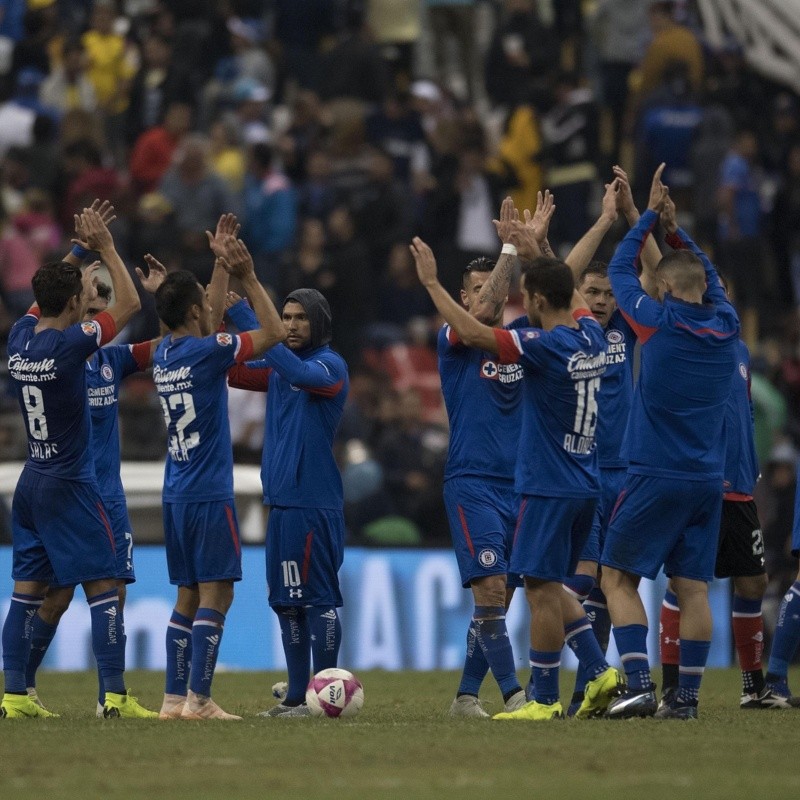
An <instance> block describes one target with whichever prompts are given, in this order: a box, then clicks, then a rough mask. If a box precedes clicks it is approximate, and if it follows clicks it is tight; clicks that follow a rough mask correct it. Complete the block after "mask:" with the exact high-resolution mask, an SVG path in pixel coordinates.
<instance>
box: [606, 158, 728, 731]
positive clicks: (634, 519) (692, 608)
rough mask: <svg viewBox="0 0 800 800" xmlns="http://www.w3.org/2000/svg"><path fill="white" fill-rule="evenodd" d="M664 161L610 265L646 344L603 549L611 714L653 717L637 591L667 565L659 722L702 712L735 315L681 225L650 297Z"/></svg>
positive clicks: (619, 295) (621, 302) (622, 302)
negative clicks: (667, 624)
mask: <svg viewBox="0 0 800 800" xmlns="http://www.w3.org/2000/svg"><path fill="white" fill-rule="evenodd" d="M663 169H664V165H663V164H662V165H661V166H660V167H659V169H658V170H657V171H656V173H655V175H654V177H653V183H652V187H651V192H650V200H649V203H648V209H647V211H645V213H644V214H642V217H641V219H640V220H639V222H638V224H637V225H636V227H634V228H633V229H632V230H631V231H630V232H629V233H628V235H627V236H626V237H625V239H624V240H623V242H622V243H621V244H620V246H619V247H618V248H617V251H616V253H615V255H614V258H613V260H612V261H611V264H610V265H609V268H608V272H609V277H610V279H611V286H612V288H613V290H614V296H615V298H616V301H617V305H618V306H619V308H620V310H621V311H622V313H623V315H624V316H625V317H626V319H627V320H628V322H629V323H630V325H631V327H632V328H633V329H634V331H635V332H636V334H637V337H638V339H639V341H640V342H641V344H642V361H641V364H642V366H641V373H640V376H639V381H638V383H637V386H636V389H635V391H634V399H633V405H632V407H631V414H630V418H629V420H628V427H627V429H626V432H625V440H624V443H623V449H622V455H623V457H625V458H627V459H628V463H629V467H628V473H627V477H626V479H625V484H624V486H623V488H622V491H621V492H620V495H619V497H618V499H617V503H616V507H615V509H614V511H613V512H612V518H611V522H610V524H609V528H608V532H607V534H606V542H605V545H604V548H603V553H602V556H601V562H600V563H601V565H602V588H603V591H604V593H605V595H606V597H607V599H608V607H609V611H610V613H611V621H612V623H613V624H614V638H615V640H616V643H617V649H618V650H619V653H620V656H621V658H622V663H623V666H624V668H625V673H626V676H627V684H628V685H627V689H626V691H625V692H624V693H623V694H622V696H620V697H619V698H617V699H616V700H614V701H613V702H612V703H611V705H610V706H609V708H608V711H607V715H608V716H609V717H616V718H625V717H631V716H651V715H653V714H654V713H655V712H656V698H655V693H654V691H653V688H654V687H653V684H652V681H651V678H650V666H649V663H648V659H647V615H646V613H645V610H644V606H643V605H642V601H641V598H640V597H639V594H638V591H637V588H638V584H639V581H640V579H641V578H642V577H646V578H651V579H652V578H655V576H656V575H657V574H658V571H659V570H660V569H661V567H662V565H663V566H664V569H665V571H666V572H667V574H668V575H670V576H671V577H672V580H673V585H674V587H675V590H676V593H677V595H678V599H679V604H680V607H681V609H682V612H683V613H682V614H681V630H680V640H681V643H680V676H679V690H678V692H677V694H676V696H675V699H674V701H673V702H672V703H671V704H670V705H668V706H665V707H664V708H663V709H660V710H659V711H658V715H659V716H660V717H662V718H679V719H690V718H695V717H696V716H697V699H698V692H699V688H700V681H701V679H702V675H703V670H704V668H705V663H706V660H707V658H708V651H709V648H710V644H711V612H710V609H709V605H708V581H710V580H711V579H712V578H713V574H714V561H715V557H716V551H717V536H718V534H719V522H720V514H721V511H722V491H721V489H722V479H723V466H724V461H725V442H724V436H723V425H724V418H725V413H724V411H725V404H726V402H727V400H728V396H729V394H730V387H731V380H732V378H733V372H734V369H735V364H736V343H737V341H738V339H739V319H738V317H737V315H736V311H735V310H734V308H733V306H732V305H731V304H730V303H729V302H728V299H727V296H726V295H725V292H724V290H723V288H722V286H721V284H720V282H719V278H718V276H717V273H716V271H715V270H714V267H713V266H712V265H711V262H710V261H709V260H708V259H707V258H706V256H705V255H704V254H703V252H702V251H701V250H700V249H699V248H698V247H697V246H696V245H695V244H694V242H692V241H691V239H689V237H688V235H687V234H686V233H685V232H684V231H682V230H681V229H678V230H677V236H678V237H679V238H680V239H681V241H682V242H683V243H684V245H685V246H686V248H687V249H686V250H677V251H674V252H672V253H670V254H668V255H666V256H664V257H663V258H662V259H661V261H660V262H659V264H658V268H657V270H656V277H657V281H658V286H657V288H658V294H659V297H660V298H661V302H659V301H657V300H654V299H652V298H650V297H649V296H648V295H647V294H646V292H645V291H644V289H643V288H642V285H641V283H640V281H639V278H638V277H637V274H636V260H637V258H638V256H639V254H640V252H641V249H642V246H643V244H644V240H645V237H646V236H647V235H648V234H649V233H650V232H651V231H652V229H653V227H654V226H655V224H656V222H657V221H658V216H659V213H660V211H661V210H662V209H663V207H664V203H665V202H666V199H667V196H668V190H667V187H665V186H664V185H663V184H662V183H661V173H662V171H663Z"/></svg>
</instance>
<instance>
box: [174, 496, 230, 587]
mask: <svg viewBox="0 0 800 800" xmlns="http://www.w3.org/2000/svg"><path fill="white" fill-rule="evenodd" d="M164 543H165V544H166V548H167V570H168V571H169V582H170V583H172V584H174V585H176V586H193V585H194V584H196V583H211V582H212V581H240V580H241V579H242V545H241V542H240V540H239V523H238V521H237V519H236V506H234V504H233V500H212V501H210V502H207V503H164Z"/></svg>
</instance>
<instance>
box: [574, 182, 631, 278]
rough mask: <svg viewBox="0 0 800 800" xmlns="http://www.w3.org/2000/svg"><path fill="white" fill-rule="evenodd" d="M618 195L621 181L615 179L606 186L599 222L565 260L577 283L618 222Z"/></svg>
mask: <svg viewBox="0 0 800 800" xmlns="http://www.w3.org/2000/svg"><path fill="white" fill-rule="evenodd" d="M618 193H619V179H618V178H614V180H613V181H611V183H607V184H606V191H605V194H604V195H603V202H602V207H601V211H600V216H599V217H598V218H597V222H595V223H594V225H592V227H591V228H589V230H588V231H586V233H585V234H584V235H583V236H582V237H581V238H580V240H579V241H578V242H577V243H576V244H575V246H574V247H573V248H572V250H571V251H570V253H569V255H568V256H567V257H566V258H565V259H564V261H565V262H566V264H567V265H568V266H569V268H570V269H571V270H572V275H573V276H574V278H575V281H576V282H577V281H578V278H579V277H580V275H581V273H582V272H583V270H584V269H586V267H588V266H589V262H590V261H591V260H592V259H593V258H594V254H595V253H596V252H597V248H598V247H600V243H601V242H602V241H603V237H604V236H605V235H606V234H607V233H608V232H609V231H610V230H611V227H612V226H613V225H614V223H615V222H616V221H617V216H618V211H617V195H618Z"/></svg>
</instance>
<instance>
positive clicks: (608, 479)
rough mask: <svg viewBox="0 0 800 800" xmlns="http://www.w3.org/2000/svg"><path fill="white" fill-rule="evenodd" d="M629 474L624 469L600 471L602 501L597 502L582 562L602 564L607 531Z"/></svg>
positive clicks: (581, 558)
mask: <svg viewBox="0 0 800 800" xmlns="http://www.w3.org/2000/svg"><path fill="white" fill-rule="evenodd" d="M627 474H628V470H627V469H625V468H624V467H623V468H622V469H617V468H614V469H601V470H600V492H601V494H600V499H599V500H598V501H597V508H596V509H595V510H594V522H593V523H592V531H591V533H590V534H589V538H588V539H587V540H586V545H585V546H584V548H583V552H582V553H581V557H580V560H581V561H593V562H594V563H595V564H597V563H599V562H600V554H601V553H602V552H603V544H604V543H605V540H606V531H607V530H608V523H609V520H610V519H611V512H612V511H613V510H614V506H615V505H616V502H617V498H618V497H619V493H620V492H621V491H622V487H623V485H624V483H625V476H626V475H627Z"/></svg>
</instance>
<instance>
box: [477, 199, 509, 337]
mask: <svg viewBox="0 0 800 800" xmlns="http://www.w3.org/2000/svg"><path fill="white" fill-rule="evenodd" d="M515 219H516V220H519V212H518V211H517V209H516V208H515V207H514V202H513V201H512V199H511V198H510V197H506V199H505V200H503V204H502V206H500V219H495V220H492V222H493V223H494V226H495V228H497V235H498V236H499V237H500V241H501V242H502V243H503V252H501V253H500V256H499V257H498V259H497V263H496V264H495V267H494V269H493V270H492V273H491V275H490V276H489V279H488V280H487V281H486V283H485V284H484V285H483V288H482V289H481V291H480V294H479V295H478V301H477V303H476V304H475V306H474V307H473V308H471V309H470V310H471V312H472V314H473V316H474V317H475V318H476V319H478V320H480V321H481V322H485V323H487V324H489V323H492V322H494V321H495V320H496V319H497V318H498V316H499V315H500V313H501V311H502V309H503V304H504V303H505V301H506V298H507V297H508V289H509V286H510V285H511V272H512V271H513V269H514V264H515V263H516V260H517V257H516V256H515V255H514V254H513V253H512V252H505V250H506V249H507V248H506V247H505V245H507V244H511V239H510V237H511V234H512V233H513V228H512V226H511V224H510V223H511V222H513V221H514V220H515Z"/></svg>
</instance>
